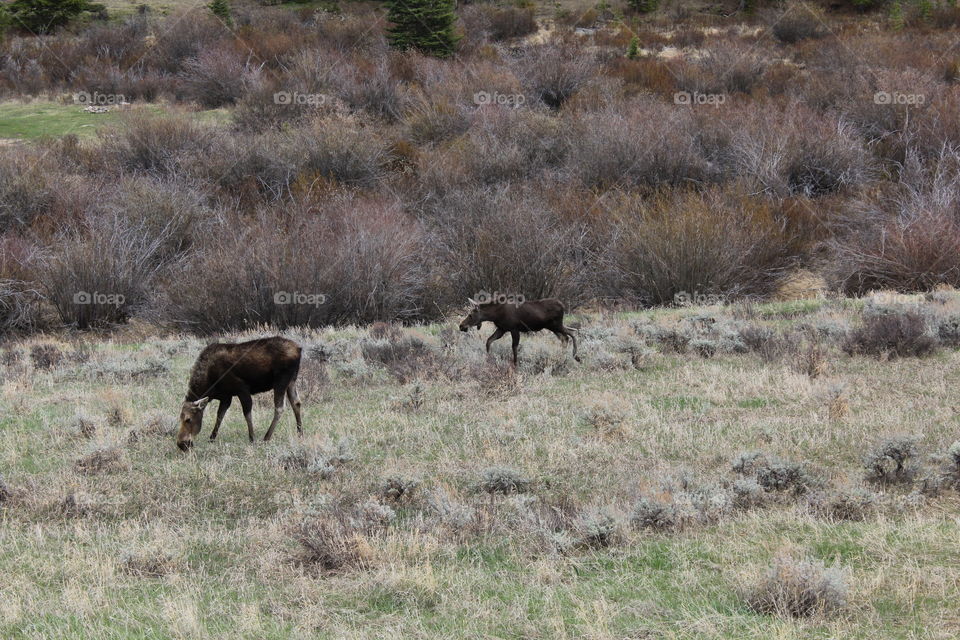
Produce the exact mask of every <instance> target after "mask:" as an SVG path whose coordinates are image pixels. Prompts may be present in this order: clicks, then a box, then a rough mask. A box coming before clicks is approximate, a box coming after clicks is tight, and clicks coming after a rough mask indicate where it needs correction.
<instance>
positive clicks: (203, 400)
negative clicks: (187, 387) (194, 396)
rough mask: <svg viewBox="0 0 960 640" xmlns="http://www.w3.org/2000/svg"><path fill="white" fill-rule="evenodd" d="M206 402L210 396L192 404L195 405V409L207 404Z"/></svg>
mask: <svg viewBox="0 0 960 640" xmlns="http://www.w3.org/2000/svg"><path fill="white" fill-rule="evenodd" d="M208 402H210V397H209V396H206V397H203V398H200V399H199V400H197V401H196V402H194V403H193V406H195V407H196V408H197V409H203V408H204V407H205V406H207V403H208Z"/></svg>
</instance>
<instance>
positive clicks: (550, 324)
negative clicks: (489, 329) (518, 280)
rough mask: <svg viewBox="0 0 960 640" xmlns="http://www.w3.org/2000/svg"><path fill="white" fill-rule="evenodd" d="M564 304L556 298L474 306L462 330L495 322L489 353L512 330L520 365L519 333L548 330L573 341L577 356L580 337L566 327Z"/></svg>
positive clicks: (564, 339)
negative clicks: (491, 347) (564, 322)
mask: <svg viewBox="0 0 960 640" xmlns="http://www.w3.org/2000/svg"><path fill="white" fill-rule="evenodd" d="M563 314H564V309H563V303H562V302H560V301H559V300H554V299H553V298H546V299H543V300H528V301H526V302H524V303H523V304H519V305H516V304H512V303H504V304H497V303H490V304H481V305H474V307H473V309H472V310H471V311H470V314H469V315H468V316H467V317H466V318H464V320H463V322H461V323H460V331H466V330H467V329H469V328H470V327H476V328H477V329H478V330H479V329H480V325H482V324H483V323H484V322H492V323H493V324H494V325H495V326H496V327H497V330H496V331H494V332H493V335H491V336H490V337H489V338H487V353H490V344H491V343H492V342H493V341H494V340H499V339H500V338H502V337H503V336H504V335H505V334H507V333H509V334H510V337H511V338H512V339H513V364H514V366H516V364H517V347H518V346H519V345H520V334H521V333H528V332H530V331H540V330H542V329H548V330H549V331H552V332H553V333H554V335H556V336H557V337H558V338H560V340H562V341H563V342H566V341H567V340H571V341H572V342H573V359H574V360H576V361H577V362H580V358H578V357H577V339H576V338H575V337H574V335H573V332H571V331H570V329H569V328H568V327H565V326H563Z"/></svg>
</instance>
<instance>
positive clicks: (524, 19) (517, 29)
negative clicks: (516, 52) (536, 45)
mask: <svg viewBox="0 0 960 640" xmlns="http://www.w3.org/2000/svg"><path fill="white" fill-rule="evenodd" d="M488 15H489V18H490V38H491V39H493V40H507V39H508V38H519V37H522V36H525V35H529V34H531V33H535V32H536V31H537V29H538V26H537V20H536V17H535V16H534V10H533V7H509V6H508V7H497V8H494V9H492V10H490V11H489V13H488Z"/></svg>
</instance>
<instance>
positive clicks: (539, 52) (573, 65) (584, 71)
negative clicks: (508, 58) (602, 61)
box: [516, 45, 596, 109]
mask: <svg viewBox="0 0 960 640" xmlns="http://www.w3.org/2000/svg"><path fill="white" fill-rule="evenodd" d="M516 72H517V74H518V76H519V77H520V78H521V80H522V81H523V84H524V86H525V87H526V88H527V90H528V91H529V93H530V94H532V95H533V97H534V98H536V99H537V100H540V101H541V102H543V103H544V104H545V105H547V106H548V107H550V108H551V109H559V108H560V107H561V106H563V104H564V103H565V102H567V101H568V100H570V99H571V98H572V97H573V96H575V95H576V94H577V93H578V92H579V91H581V90H582V89H583V88H584V87H585V86H586V85H587V83H589V82H590V81H591V80H593V79H594V78H595V77H596V64H595V63H594V62H593V61H592V60H591V59H590V57H589V56H588V55H586V54H585V53H584V52H583V51H582V50H580V49H579V48H576V47H573V46H570V45H562V46H555V45H541V46H534V47H528V48H527V49H526V51H524V55H523V56H522V57H521V58H520V59H519V60H518V61H517V66H516Z"/></svg>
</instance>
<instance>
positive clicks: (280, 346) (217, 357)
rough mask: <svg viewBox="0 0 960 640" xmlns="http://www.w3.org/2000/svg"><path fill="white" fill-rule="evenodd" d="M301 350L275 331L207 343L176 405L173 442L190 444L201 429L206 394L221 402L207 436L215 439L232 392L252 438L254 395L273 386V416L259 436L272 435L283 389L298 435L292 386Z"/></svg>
mask: <svg viewBox="0 0 960 640" xmlns="http://www.w3.org/2000/svg"><path fill="white" fill-rule="evenodd" d="M301 353H302V350H301V348H300V345H298V344H297V343H296V342H293V341H292V340H287V339H286V338H281V337H279V336H277V337H273V338H261V339H259V340H250V341H248V342H240V343H236V344H231V343H215V344H211V345H208V346H207V347H206V348H205V349H204V350H203V351H201V352H200V355H199V356H198V357H197V361H196V363H194V365H193V370H192V371H191V373H190V383H189V386H188V389H187V396H186V398H185V399H184V401H183V405H182V407H181V409H180V431H179V433H178V434H177V446H178V447H180V449H181V450H183V451H186V450H188V449H189V448H190V447H191V446H192V445H193V437H194V436H195V435H197V434H198V433H200V428H201V426H202V424H203V409H204V407H206V405H207V403H208V402H210V401H211V400H218V401H219V402H220V404H219V406H218V407H217V422H216V424H215V425H214V427H213V431H212V432H211V433H210V439H211V440H213V439H215V438H216V437H217V432H218V431H219V430H220V423H221V422H222V421H223V416H224V415H225V414H226V412H227V408H229V407H230V403H231V402H232V401H233V398H234V396H236V397H237V399H239V401H240V406H241V408H242V409H243V417H244V418H245V419H246V421H247V431H248V435H249V437H250V441H251V442H253V438H254V436H253V420H252V417H251V411H252V409H253V395H254V394H257V393H264V392H267V391H273V400H274V403H273V404H274V413H273V422H271V423H270V428H269V429H267V433H266V434H265V435H264V436H263V439H264V440H269V439H270V437H271V436H272V435H273V430H274V429H275V428H276V426H277V421H278V420H279V418H280V412H281V410H282V409H283V398H284V395H286V397H287V399H288V400H289V401H290V406H291V407H293V414H294V416H295V417H296V420H297V433H299V434H301V435H302V434H303V423H302V421H301V419H300V399H299V397H298V396H297V389H296V381H297V374H298V373H299V371H300V356H301Z"/></svg>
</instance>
